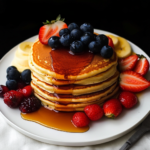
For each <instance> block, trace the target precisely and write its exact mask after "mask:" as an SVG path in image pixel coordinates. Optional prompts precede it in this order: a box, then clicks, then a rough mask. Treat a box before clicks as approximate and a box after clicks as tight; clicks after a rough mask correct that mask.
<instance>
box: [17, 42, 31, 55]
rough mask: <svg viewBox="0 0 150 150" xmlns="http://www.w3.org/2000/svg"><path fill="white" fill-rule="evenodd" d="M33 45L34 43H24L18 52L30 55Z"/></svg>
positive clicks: (20, 45)
mask: <svg viewBox="0 0 150 150" xmlns="http://www.w3.org/2000/svg"><path fill="white" fill-rule="evenodd" d="M32 45H33V42H22V43H21V44H19V46H18V51H19V53H20V54H23V55H29V51H30V49H31V47H32Z"/></svg>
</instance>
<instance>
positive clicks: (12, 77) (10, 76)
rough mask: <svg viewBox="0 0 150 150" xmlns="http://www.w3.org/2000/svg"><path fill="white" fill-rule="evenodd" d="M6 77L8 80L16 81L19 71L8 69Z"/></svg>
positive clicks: (18, 77)
mask: <svg viewBox="0 0 150 150" xmlns="http://www.w3.org/2000/svg"><path fill="white" fill-rule="evenodd" d="M7 79H8V80H16V81H17V80H19V79H20V72H19V71H18V70H16V69H10V70H9V71H8V74H7Z"/></svg>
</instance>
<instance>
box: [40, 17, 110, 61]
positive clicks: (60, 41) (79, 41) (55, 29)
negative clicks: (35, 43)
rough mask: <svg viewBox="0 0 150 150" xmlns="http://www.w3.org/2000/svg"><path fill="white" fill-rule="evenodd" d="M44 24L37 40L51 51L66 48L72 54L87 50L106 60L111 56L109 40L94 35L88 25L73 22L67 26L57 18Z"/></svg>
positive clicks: (103, 36)
mask: <svg viewBox="0 0 150 150" xmlns="http://www.w3.org/2000/svg"><path fill="white" fill-rule="evenodd" d="M44 24H45V25H44V26H42V27H41V28H40V31H39V40H40V42H41V43H43V44H45V45H49V46H50V47H52V50H56V49H57V48H59V47H67V48H69V49H70V51H71V53H73V54H79V53H82V52H84V51H86V50H89V51H90V52H92V53H96V54H99V55H101V56H102V57H104V58H106V59H108V58H111V56H112V55H113V42H112V40H111V38H109V37H107V36H106V35H104V34H100V35H96V34H94V28H93V27H92V25H91V24H90V23H83V24H82V25H81V26H78V25H77V24H76V23H74V22H73V23H70V24H69V25H67V24H66V23H64V22H63V21H62V20H61V17H60V16H58V17H57V18H56V20H53V21H51V22H49V21H47V22H46V23H44Z"/></svg>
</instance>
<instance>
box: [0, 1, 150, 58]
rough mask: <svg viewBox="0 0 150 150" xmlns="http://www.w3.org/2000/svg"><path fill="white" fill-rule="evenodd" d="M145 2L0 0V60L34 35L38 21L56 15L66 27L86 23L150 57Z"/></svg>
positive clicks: (149, 38)
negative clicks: (134, 46)
mask: <svg viewBox="0 0 150 150" xmlns="http://www.w3.org/2000/svg"><path fill="white" fill-rule="evenodd" d="M148 2H149V1H148V0H147V1H146V0H142V1H135V0H130V1H129V0H76V1H75V0H20V1H16V0H0V58H1V57H2V56H3V55H4V54H6V53H7V52H8V51H9V50H10V49H11V48H12V47H14V46H15V45H17V44H18V43H20V42H22V41H24V40H26V39H28V38H30V37H32V36H34V35H37V34H38V32H39V28H40V27H41V26H42V22H44V21H46V20H54V19H55V18H56V17H57V16H58V14H61V16H62V17H63V18H65V22H66V23H67V24H69V23H71V22H76V23H77V24H79V25H81V24H82V23H84V22H89V23H91V24H92V25H93V27H94V28H96V29H101V30H106V31H109V32H112V33H115V34H118V35H119V36H122V37H124V38H126V39H128V40H130V41H131V42H133V43H135V44H136V45H137V46H139V47H140V48H141V49H142V50H144V51H145V52H146V53H147V54H148V55H149V56H150V48H149V47H150V17H149V16H150V10H149V9H150V8H149V5H148V4H149V3H148Z"/></svg>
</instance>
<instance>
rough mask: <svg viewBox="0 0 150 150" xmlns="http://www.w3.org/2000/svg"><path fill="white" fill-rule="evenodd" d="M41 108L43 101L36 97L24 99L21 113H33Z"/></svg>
mask: <svg viewBox="0 0 150 150" xmlns="http://www.w3.org/2000/svg"><path fill="white" fill-rule="evenodd" d="M40 107H41V101H40V100H39V99H38V98H37V97H35V96H32V97H28V98H24V100H23V101H22V102H21V104H20V107H19V109H20V111H21V112H22V113H31V112H34V111H37V110H38V109H39V108H40Z"/></svg>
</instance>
